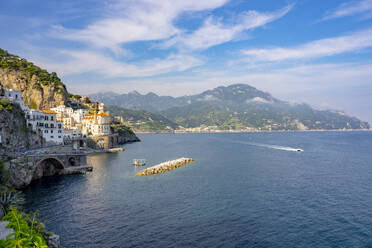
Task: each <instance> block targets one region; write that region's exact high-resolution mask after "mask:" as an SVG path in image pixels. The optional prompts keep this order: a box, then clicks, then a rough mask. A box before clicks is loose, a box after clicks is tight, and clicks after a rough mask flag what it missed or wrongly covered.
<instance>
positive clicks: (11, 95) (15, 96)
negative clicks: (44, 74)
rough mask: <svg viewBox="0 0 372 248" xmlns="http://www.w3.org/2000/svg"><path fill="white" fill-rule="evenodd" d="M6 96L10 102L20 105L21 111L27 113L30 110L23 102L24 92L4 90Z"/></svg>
mask: <svg viewBox="0 0 372 248" xmlns="http://www.w3.org/2000/svg"><path fill="white" fill-rule="evenodd" d="M4 96H5V98H6V99H8V100H9V101H12V102H15V103H18V104H19V106H20V107H21V109H22V110H23V111H25V112H26V111H28V110H29V108H28V107H26V106H25V102H24V101H23V98H22V91H20V90H12V89H10V90H6V89H4Z"/></svg>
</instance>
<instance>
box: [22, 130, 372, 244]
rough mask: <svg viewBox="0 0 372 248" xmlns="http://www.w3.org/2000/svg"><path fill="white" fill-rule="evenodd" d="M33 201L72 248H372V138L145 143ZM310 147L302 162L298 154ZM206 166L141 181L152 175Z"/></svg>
mask: <svg viewBox="0 0 372 248" xmlns="http://www.w3.org/2000/svg"><path fill="white" fill-rule="evenodd" d="M140 138H141V139H142V140H143V142H140V143H134V144H129V145H126V146H125V149H126V151H125V152H122V153H116V154H101V155H94V156H91V157H89V162H90V164H92V165H93V166H94V171H93V172H92V173H89V174H86V175H73V176H66V177H53V178H46V179H42V180H39V181H36V182H34V183H33V184H32V185H31V186H30V187H29V188H28V189H26V190H25V194H26V198H27V204H26V209H27V210H35V209H39V210H40V213H41V218H42V219H47V220H48V227H49V229H51V230H52V231H54V232H55V233H57V234H59V235H61V239H62V240H61V242H62V247H65V248H72V247H79V248H84V247H86V248H94V247H286V248H287V247H372V197H371V189H372V132H311V133H245V134H173V135H170V134H146V135H141V136H140ZM294 148H301V149H303V150H304V151H303V152H296V151H294ZM179 157H192V158H194V159H195V160H196V161H195V162H194V163H192V164H189V165H186V166H183V167H180V168H178V169H176V170H173V171H170V172H167V173H164V174H158V175H153V176H148V177H136V176H135V173H136V172H137V171H138V169H136V168H134V167H133V166H132V165H131V161H132V159H134V158H146V159H147V161H148V165H154V164H157V163H160V162H163V161H165V160H171V159H176V158H179Z"/></svg>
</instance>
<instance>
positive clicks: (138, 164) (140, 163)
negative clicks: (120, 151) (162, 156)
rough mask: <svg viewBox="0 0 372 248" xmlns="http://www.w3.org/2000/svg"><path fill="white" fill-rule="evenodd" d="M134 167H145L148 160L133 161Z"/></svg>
mask: <svg viewBox="0 0 372 248" xmlns="http://www.w3.org/2000/svg"><path fill="white" fill-rule="evenodd" d="M133 165H134V166H144V165H146V159H143V158H141V159H133Z"/></svg>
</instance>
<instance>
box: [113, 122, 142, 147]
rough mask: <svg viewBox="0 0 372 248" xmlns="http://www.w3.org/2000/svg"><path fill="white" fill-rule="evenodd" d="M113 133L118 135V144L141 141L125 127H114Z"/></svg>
mask: <svg viewBox="0 0 372 248" xmlns="http://www.w3.org/2000/svg"><path fill="white" fill-rule="evenodd" d="M111 128H112V130H111V131H112V132H113V133H117V134H118V144H119V145H123V144H125V143H131V142H138V141H141V140H140V139H139V138H138V137H137V135H136V134H135V133H134V132H133V131H132V130H131V129H130V128H128V127H127V126H125V125H112V126H111Z"/></svg>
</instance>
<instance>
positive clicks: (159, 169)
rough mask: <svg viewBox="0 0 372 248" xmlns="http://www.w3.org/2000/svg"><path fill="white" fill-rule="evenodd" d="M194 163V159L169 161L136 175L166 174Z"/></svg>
mask: <svg viewBox="0 0 372 248" xmlns="http://www.w3.org/2000/svg"><path fill="white" fill-rule="evenodd" d="M192 162H194V159H192V158H179V159H175V160H171V161H167V162H164V163H161V164H158V165H155V166H152V167H150V168H147V169H145V170H143V171H140V172H138V173H137V174H136V175H137V176H148V175H154V174H159V173H164V172H167V171H170V170H174V169H177V168H178V167H181V166H183V165H186V164H189V163H192Z"/></svg>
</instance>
